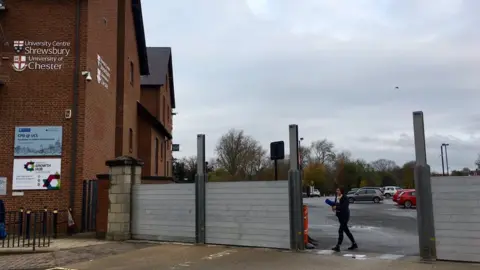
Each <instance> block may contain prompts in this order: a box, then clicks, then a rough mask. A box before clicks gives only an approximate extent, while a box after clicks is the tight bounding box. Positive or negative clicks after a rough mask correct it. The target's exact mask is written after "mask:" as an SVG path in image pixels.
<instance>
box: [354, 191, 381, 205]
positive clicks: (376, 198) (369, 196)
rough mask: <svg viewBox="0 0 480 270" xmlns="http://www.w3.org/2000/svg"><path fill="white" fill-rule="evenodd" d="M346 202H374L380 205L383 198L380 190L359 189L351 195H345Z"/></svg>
mask: <svg viewBox="0 0 480 270" xmlns="http://www.w3.org/2000/svg"><path fill="white" fill-rule="evenodd" d="M347 197H348V201H349V202H350V203H354V202H374V203H380V202H381V201H383V199H384V197H383V194H382V192H381V191H380V189H377V188H360V189H359V190H357V191H356V192H355V193H353V194H347Z"/></svg>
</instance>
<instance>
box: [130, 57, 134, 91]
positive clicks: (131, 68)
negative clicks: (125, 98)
mask: <svg viewBox="0 0 480 270" xmlns="http://www.w3.org/2000/svg"><path fill="white" fill-rule="evenodd" d="M133 78H134V76H133V62H132V61H130V77H129V79H130V84H131V85H133Z"/></svg>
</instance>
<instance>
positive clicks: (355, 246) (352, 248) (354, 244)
mask: <svg viewBox="0 0 480 270" xmlns="http://www.w3.org/2000/svg"><path fill="white" fill-rule="evenodd" d="M357 248H358V245H357V243H353V244H352V246H351V247H349V248H348V250H355V249H357Z"/></svg>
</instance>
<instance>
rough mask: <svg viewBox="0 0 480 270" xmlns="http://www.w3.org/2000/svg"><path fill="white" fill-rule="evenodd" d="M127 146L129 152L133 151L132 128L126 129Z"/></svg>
mask: <svg viewBox="0 0 480 270" xmlns="http://www.w3.org/2000/svg"><path fill="white" fill-rule="evenodd" d="M128 148H129V149H130V153H133V129H129V130H128Z"/></svg>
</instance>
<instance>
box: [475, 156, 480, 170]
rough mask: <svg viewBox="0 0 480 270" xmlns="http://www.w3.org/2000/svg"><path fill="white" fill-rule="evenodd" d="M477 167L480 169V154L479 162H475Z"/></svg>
mask: <svg viewBox="0 0 480 270" xmlns="http://www.w3.org/2000/svg"><path fill="white" fill-rule="evenodd" d="M475 165H476V166H477V169H480V154H478V156H477V160H475Z"/></svg>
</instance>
